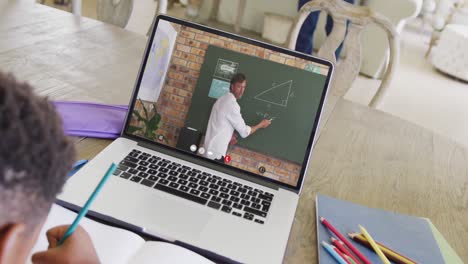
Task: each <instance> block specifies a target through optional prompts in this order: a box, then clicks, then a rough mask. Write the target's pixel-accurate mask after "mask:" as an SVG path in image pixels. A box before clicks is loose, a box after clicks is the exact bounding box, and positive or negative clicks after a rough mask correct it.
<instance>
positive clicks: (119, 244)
mask: <svg viewBox="0 0 468 264" xmlns="http://www.w3.org/2000/svg"><path fill="white" fill-rule="evenodd" d="M75 217H76V213H75V212H72V211H70V210H68V209H65V208H63V207H61V206H59V205H56V204H54V205H52V209H51V211H50V213H49V216H48V217H47V221H46V223H45V224H44V227H43V228H42V230H41V233H40V235H39V239H38V241H37V243H36V245H35V246H34V248H33V250H32V251H31V256H32V254H33V253H34V252H38V251H42V250H46V249H47V247H48V245H49V244H48V242H47V238H46V235H45V233H46V232H47V230H49V229H50V228H52V227H55V226H59V225H64V224H67V225H70V224H71V223H72V222H73V220H74V219H75ZM80 225H81V226H82V227H83V228H84V229H85V230H86V231H87V232H88V233H89V235H90V236H91V239H92V241H93V244H94V247H95V248H96V252H97V254H98V256H99V259H100V261H101V263H114V264H119V263H142V264H145V263H148V264H149V263H158V264H177V263H181V264H182V263H193V264H214V263H213V262H211V261H210V260H208V259H206V258H204V257H202V256H200V255H198V254H197V253H194V252H192V251H190V250H187V249H185V248H182V247H179V246H176V245H173V244H170V243H165V242H155V241H148V242H146V241H145V240H144V239H143V238H141V237H140V236H138V235H136V234H135V233H132V232H130V231H127V230H124V229H120V228H116V227H111V226H107V225H104V224H101V223H98V222H95V221H93V220H90V219H87V218H83V219H82V220H81V222H80ZM31 256H30V257H29V262H28V263H31Z"/></svg>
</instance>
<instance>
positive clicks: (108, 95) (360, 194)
mask: <svg viewBox="0 0 468 264" xmlns="http://www.w3.org/2000/svg"><path fill="white" fill-rule="evenodd" d="M13 2H14V1H8V0H0V10H1V11H0V70H2V71H9V72H13V73H14V74H15V75H17V76H18V77H19V78H21V79H23V80H27V81H28V82H30V83H32V84H33V85H34V86H35V87H36V90H37V92H38V93H40V94H43V95H47V96H49V97H50V98H52V99H66V100H86V101H93V102H104V103H115V104H125V103H127V102H128V101H129V98H130V94H131V91H132V89H133V84H134V80H135V77H136V74H137V69H138V66H139V64H140V59H141V56H142V53H143V49H144V45H145V42H146V38H145V37H144V36H140V35H137V34H134V33H131V32H128V31H124V30H122V29H119V28H116V27H113V26H109V25H105V24H103V23H101V22H98V21H94V20H90V19H85V18H81V19H80V18H76V17H74V16H73V15H70V14H68V13H66V12H62V11H58V10H55V9H52V8H48V7H44V6H41V5H35V4H32V2H34V1H31V0H23V1H19V0H18V1H16V2H15V4H13ZM325 117H326V118H325V119H326V122H324V124H322V131H321V134H320V137H319V139H318V141H317V144H316V146H315V149H314V152H313V155H312V160H311V163H310V168H309V171H308V175H307V179H306V183H305V186H304V189H303V192H302V195H301V199H300V202H299V208H298V210H297V214H296V217H295V221H294V225H293V229H292V234H291V237H290V241H289V244H288V248H287V252H286V257H285V262H286V263H315V262H317V244H316V243H317V241H316V222H315V199H314V198H315V195H316V193H318V192H320V193H322V194H326V195H330V196H333V197H337V198H340V199H346V200H349V201H351V202H356V203H360V204H363V205H367V206H370V207H377V208H382V209H386V210H392V211H396V212H398V213H403V214H410V215H415V216H424V217H428V218H430V219H431V220H432V222H433V223H434V224H435V226H436V227H437V228H438V229H439V230H440V231H441V232H442V234H443V235H444V236H445V237H446V239H447V241H448V242H449V243H450V244H451V245H452V247H453V248H454V249H455V251H456V252H457V253H458V255H459V256H460V257H461V258H462V259H463V260H465V261H468V166H467V164H468V148H465V147H463V146H461V145H458V144H456V143H454V142H452V141H450V140H447V139H445V138H444V137H442V136H439V135H436V134H434V133H432V132H430V131H428V130H426V129H423V128H421V127H419V126H416V125H414V124H411V123H409V122H406V121H404V120H401V119H399V118H397V117H394V116H391V115H388V114H385V113H383V112H379V111H376V110H373V109H370V108H368V107H365V106H361V105H358V104H355V103H352V102H349V101H346V100H344V99H341V98H337V97H330V99H329V101H328V103H327V106H326V114H325ZM109 143H110V141H108V140H97V139H91V138H76V146H77V148H78V152H79V157H80V158H92V157H93V156H94V155H96V154H97V153H98V152H99V151H100V150H102V149H103V148H104V147H105V146H107V145H108V144H109Z"/></svg>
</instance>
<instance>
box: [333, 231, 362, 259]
mask: <svg viewBox="0 0 468 264" xmlns="http://www.w3.org/2000/svg"><path fill="white" fill-rule="evenodd" d="M331 241H332V244H333V245H335V246H336V247H337V248H338V249H339V250H341V251H342V252H343V253H345V254H346V255H347V256H348V257H350V258H351V259H352V260H353V262H354V263H356V264H359V263H361V262H360V261H359V260H357V259H356V257H355V256H354V255H353V254H352V253H351V252H349V250H348V249H347V248H346V247H345V245H344V243H343V242H341V240H338V239H336V238H334V237H332V238H331Z"/></svg>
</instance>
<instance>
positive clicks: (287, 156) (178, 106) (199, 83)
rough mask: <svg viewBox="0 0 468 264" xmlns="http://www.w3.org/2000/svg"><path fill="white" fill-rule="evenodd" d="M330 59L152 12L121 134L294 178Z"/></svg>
mask: <svg viewBox="0 0 468 264" xmlns="http://www.w3.org/2000/svg"><path fill="white" fill-rule="evenodd" d="M331 68H332V66H331V64H330V63H328V62H325V61H322V60H319V59H316V58H312V57H310V56H307V55H304V54H299V53H296V52H292V51H288V50H285V49H282V48H279V47H275V46H271V45H268V44H265V43H260V42H257V41H254V40H250V39H247V38H242V37H239V36H236V35H232V34H229V33H226V32H222V31H218V30H214V29H211V28H206V27H203V26H200V25H196V24H192V23H188V22H185V21H180V20H177V19H174V18H170V17H165V16H159V17H158V20H157V21H156V24H155V29H153V34H152V36H151V38H150V43H149V44H148V47H147V51H146V54H145V57H144V62H143V64H142V68H141V71H140V76H139V78H138V83H137V85H136V89H137V90H136V91H135V94H134V99H133V100H134V102H133V104H132V108H131V109H130V110H131V113H132V114H131V116H130V117H129V118H128V121H127V125H126V134H127V135H133V136H137V137H139V138H145V139H147V140H150V141H152V142H156V143H158V144H162V145H164V146H166V147H170V148H175V149H177V150H178V151H183V152H185V153H189V154H190V155H195V156H197V157H199V158H201V159H207V160H210V162H215V163H218V164H221V165H222V166H227V167H230V168H234V170H242V171H243V172H247V174H249V175H251V176H256V177H265V178H267V179H269V180H270V181H274V182H277V183H281V184H283V185H287V186H290V187H293V188H299V187H300V186H299V184H298V183H300V182H301V181H302V177H303V174H304V173H305V168H306V166H307V162H308V158H309V155H310V151H311V148H312V143H313V138H314V134H315V130H316V127H317V124H318V120H319V116H320V112H321V108H322V105H323V101H324V99H325V94H326V88H327V86H328V81H329V79H330V75H331Z"/></svg>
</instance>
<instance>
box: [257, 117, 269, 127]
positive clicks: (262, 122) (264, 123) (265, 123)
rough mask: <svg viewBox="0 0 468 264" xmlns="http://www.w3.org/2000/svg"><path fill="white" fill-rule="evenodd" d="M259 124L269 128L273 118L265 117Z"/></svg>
mask: <svg viewBox="0 0 468 264" xmlns="http://www.w3.org/2000/svg"><path fill="white" fill-rule="evenodd" d="M258 125H259V127H261V128H267V127H268V126H269V125H271V120H269V119H263V120H262V121H261V122H260V123H259V124H258Z"/></svg>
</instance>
